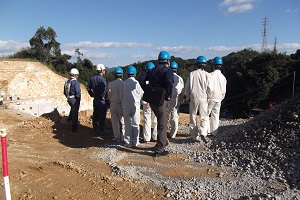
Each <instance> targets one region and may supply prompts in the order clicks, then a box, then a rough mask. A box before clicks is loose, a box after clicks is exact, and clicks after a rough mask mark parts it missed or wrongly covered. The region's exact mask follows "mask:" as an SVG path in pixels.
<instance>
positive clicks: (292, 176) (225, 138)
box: [197, 95, 300, 190]
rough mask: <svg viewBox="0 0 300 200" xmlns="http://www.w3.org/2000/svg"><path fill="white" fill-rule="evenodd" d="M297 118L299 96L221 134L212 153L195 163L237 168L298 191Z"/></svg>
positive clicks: (299, 144)
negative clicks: (282, 183)
mask: <svg viewBox="0 0 300 200" xmlns="http://www.w3.org/2000/svg"><path fill="white" fill-rule="evenodd" d="M299 114H300V96H299V95H297V96H295V97H294V98H292V99H290V100H289V101H286V102H284V103H282V104H281V105H278V106H277V107H275V108H274V109H271V110H268V111H266V112H264V113H262V114H261V115H260V116H258V117H257V118H253V119H252V120H250V121H248V122H246V123H244V124H242V125H239V126H237V127H236V128H233V129H231V130H230V131H222V133H221V134H220V135H219V136H218V138H217V139H216V140H215V141H213V143H212V144H211V145H210V150H211V153H199V154H198V155H197V159H198V160H199V161H200V162H201V161H207V160H212V161H213V162H215V164H217V165H219V166H230V167H237V169H240V170H245V171H249V172H251V173H253V174H255V175H256V176H260V177H261V178H263V179H269V181H271V180H274V179H276V180H279V181H281V182H284V183H287V184H288V185H289V187H290V188H295V189H298V190H299V189H300V170H299V167H300V116H299ZM213 162H211V163H213Z"/></svg>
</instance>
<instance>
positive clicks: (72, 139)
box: [0, 95, 300, 199]
mask: <svg viewBox="0 0 300 200" xmlns="http://www.w3.org/2000/svg"><path fill="white" fill-rule="evenodd" d="M299 100H300V97H299V95H298V96H295V97H294V98H292V99H291V100H289V101H287V102H284V103H282V104H281V105H277V106H276V107H274V108H273V109H271V110H269V111H266V112H264V113H262V114H261V115H260V116H258V117H256V118H253V119H250V120H246V119H237V120H225V119H223V120H222V121H221V127H220V131H219V135H218V137H216V138H212V137H211V138H210V140H209V142H208V143H204V142H196V143H195V142H193V141H192V140H191V139H190V137H189V134H188V115H187V114H182V113H181V114H180V130H179V133H178V135H177V137H176V138H174V139H170V145H169V146H168V147H167V149H168V150H169V151H170V155H168V156H166V157H157V158H154V157H152V156H151V155H152V153H151V149H152V147H153V146H154V145H155V143H147V144H141V145H140V146H139V147H138V148H135V149H132V148H126V147H123V146H121V145H119V144H117V143H114V142H113V141H112V134H110V135H108V136H103V137H96V136H95V135H93V131H92V128H91V111H85V112H80V119H79V120H80V123H81V126H80V130H79V131H78V132H76V133H72V132H71V131H69V128H70V125H69V124H68V123H67V122H66V117H64V116H60V115H59V114H58V113H55V112H54V113H52V114H49V115H46V116H43V117H37V118H36V117H32V116H28V115H25V114H23V113H18V112H16V111H14V110H11V109H5V108H4V107H2V108H1V109H0V128H7V132H8V136H7V144H8V159H9V178H10V185H11V193H12V199H300V184H299V183H300V171H299V170H298V169H299V167H300V158H299V157H300V153H299V151H300V148H299V144H300V133H299V132H300V129H299V128H300V127H299V126H300V118H299V112H300V101H299ZM107 125H108V127H109V126H110V116H109V113H108V120H107ZM109 131H110V132H111V129H109ZM3 187H4V186H3V184H2V189H3V190H2V191H3V192H2V193H0V199H5V194H4V188H3Z"/></svg>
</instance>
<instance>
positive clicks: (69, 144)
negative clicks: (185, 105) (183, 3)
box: [0, 107, 218, 199]
mask: <svg viewBox="0 0 300 200" xmlns="http://www.w3.org/2000/svg"><path fill="white" fill-rule="evenodd" d="M79 118H80V123H81V126H80V130H79V131H78V132H76V133H72V132H71V131H70V125H69V124H67V123H65V122H66V117H61V116H59V115H58V114H55V113H54V114H51V115H48V116H44V117H38V118H36V117H32V116H30V115H27V114H24V113H18V112H17V111H15V110H11V109H5V108H3V107H1V108H0V128H6V129H7V150H8V166H9V180H10V187H11V188H10V189H11V195H12V199H170V198H167V197H165V191H164V189H163V188H157V187H155V186H153V185H149V184H145V183H142V182H140V181H139V180H134V179H132V178H128V177H123V176H116V175H113V173H112V169H111V166H110V165H109V163H106V162H105V161H104V160H101V159H99V158H97V157H96V156H95V155H96V154H98V155H99V154H101V152H103V151H104V150H105V144H106V143H108V142H109V143H112V138H111V137H112V136H111V135H112V134H110V135H108V136H104V137H96V136H95V135H93V130H92V128H91V112H87V111H85V112H80V117H79ZM109 118H110V116H109V114H108V121H107V124H108V125H110V119H109ZM180 119H181V120H180V121H181V123H182V124H185V123H187V120H188V116H187V115H184V114H182V115H181V116H180ZM109 130H111V129H109ZM179 134H183V135H184V134H185V133H179ZM152 144H153V145H152ZM151 145H152V146H154V145H155V143H151ZM118 151H123V153H124V152H125V153H127V154H129V156H128V157H126V158H124V159H121V160H120V161H118V163H117V165H118V166H124V165H128V166H130V165H135V166H136V165H138V166H148V167H151V168H154V169H156V170H157V173H160V174H161V175H163V176H179V177H186V178H190V177H193V176H214V177H215V176H216V173H217V172H218V169H210V170H208V167H207V166H202V165H201V164H199V163H198V164H196V163H194V162H193V163H189V162H188V161H186V158H187V155H180V154H171V155H169V156H167V157H158V158H153V157H152V156H151V155H150V153H149V149H143V148H140V149H128V148H120V149H119V150H118ZM174 164H175V165H174ZM170 165H172V166H173V167H172V170H170ZM210 168H211V167H210ZM2 189H3V190H2V192H0V199H5V193H4V184H2Z"/></svg>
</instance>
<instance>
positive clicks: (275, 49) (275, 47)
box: [273, 36, 278, 54]
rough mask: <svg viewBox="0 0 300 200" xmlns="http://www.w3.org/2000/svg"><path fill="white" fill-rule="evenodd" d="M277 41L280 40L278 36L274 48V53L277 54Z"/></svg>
mask: <svg viewBox="0 0 300 200" xmlns="http://www.w3.org/2000/svg"><path fill="white" fill-rule="evenodd" d="M277 42H278V40H277V37H276V36H275V40H274V49H273V53H274V54H277Z"/></svg>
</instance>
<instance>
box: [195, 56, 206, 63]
mask: <svg viewBox="0 0 300 200" xmlns="http://www.w3.org/2000/svg"><path fill="white" fill-rule="evenodd" d="M196 63H207V60H206V58H205V57H204V56H198V57H197V59H196Z"/></svg>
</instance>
